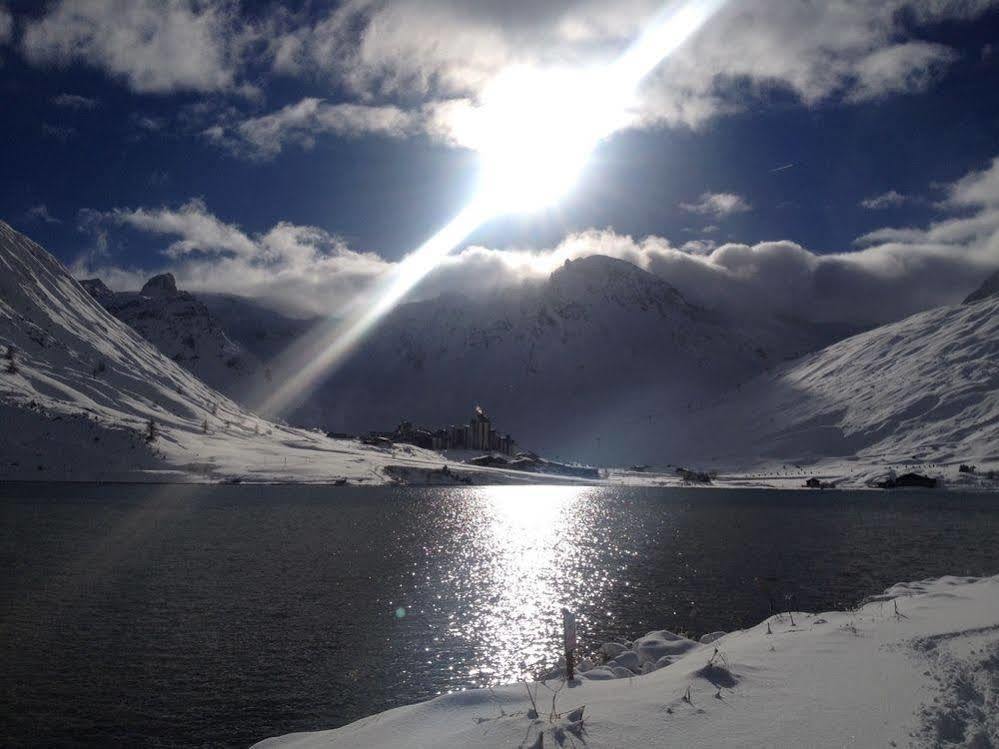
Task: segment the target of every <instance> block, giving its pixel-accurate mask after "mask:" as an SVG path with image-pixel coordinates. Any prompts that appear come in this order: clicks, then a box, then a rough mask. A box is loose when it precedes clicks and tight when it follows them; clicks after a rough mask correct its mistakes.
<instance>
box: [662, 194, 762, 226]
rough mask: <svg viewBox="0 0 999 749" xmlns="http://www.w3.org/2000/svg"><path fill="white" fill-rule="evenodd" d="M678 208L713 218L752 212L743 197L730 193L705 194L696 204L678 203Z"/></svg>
mask: <svg viewBox="0 0 999 749" xmlns="http://www.w3.org/2000/svg"><path fill="white" fill-rule="evenodd" d="M680 207H681V208H682V209H683V210H685V211H687V212H689V213H697V214H700V215H702V216H714V217H715V218H722V217H723V216H731V215H732V214H733V213H745V212H746V211H751V210H752V206H751V205H749V202H748V201H747V200H746V199H745V198H744V197H742V196H741V195H735V194H734V193H730V192H706V193H704V194H703V195H701V197H699V198H698V199H697V201H696V202H694V203H680ZM715 228H717V227H715Z"/></svg>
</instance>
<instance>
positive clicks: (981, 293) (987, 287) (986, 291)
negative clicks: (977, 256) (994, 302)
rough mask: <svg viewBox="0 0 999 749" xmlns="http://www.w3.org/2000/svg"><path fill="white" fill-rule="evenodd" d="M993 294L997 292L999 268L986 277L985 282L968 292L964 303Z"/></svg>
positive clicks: (998, 292)
mask: <svg viewBox="0 0 999 749" xmlns="http://www.w3.org/2000/svg"><path fill="white" fill-rule="evenodd" d="M993 294H999V270H997V271H996V272H995V273H993V274H992V275H991V276H989V277H988V278H986V279H985V282H984V283H983V284H982V285H981V286H979V287H978V289H976V290H975V291H974V292H973V293H971V294H969V295H968V298H967V299H965V300H964V304H971V303H972V302H980V301H981V300H982V299H987V298H988V297H990V296H992V295H993Z"/></svg>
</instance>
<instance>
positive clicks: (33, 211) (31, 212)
mask: <svg viewBox="0 0 999 749" xmlns="http://www.w3.org/2000/svg"><path fill="white" fill-rule="evenodd" d="M26 215H27V218H28V220H29V221H41V222H43V223H46V224H61V223H62V221H61V220H60V219H57V218H56V217H55V216H53V215H52V214H51V213H49V209H48V208H47V207H46V206H45V204H44V203H42V204H40V205H33V206H31V208H29V209H28V210H27V214H26Z"/></svg>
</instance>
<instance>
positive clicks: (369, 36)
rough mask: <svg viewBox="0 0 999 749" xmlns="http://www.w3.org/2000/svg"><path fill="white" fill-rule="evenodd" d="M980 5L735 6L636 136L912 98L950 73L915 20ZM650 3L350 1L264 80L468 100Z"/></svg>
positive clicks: (629, 32)
mask: <svg viewBox="0 0 999 749" xmlns="http://www.w3.org/2000/svg"><path fill="white" fill-rule="evenodd" d="M994 6H995V2H992V1H991V0H941V1H939V2H934V1H932V0H825V1H824V2H788V1H787V0H742V1H740V2H729V3H728V4H727V6H726V7H725V8H724V9H723V10H722V11H721V12H720V13H719V14H718V15H717V16H716V17H715V18H714V19H712V20H711V21H710V22H709V23H708V24H707V25H706V26H705V28H703V29H702V30H701V31H700V32H699V33H698V34H697V35H696V36H695V37H694V38H693V39H692V40H691V41H690V42H689V43H688V44H686V45H684V46H683V47H682V48H681V49H680V50H679V51H678V52H677V53H676V54H675V55H674V56H673V57H672V58H670V59H669V60H667V61H666V62H665V63H664V64H663V65H661V66H660V67H659V69H658V70H657V71H656V73H655V74H654V75H653V76H652V78H651V80H650V81H648V83H647V85H646V86H645V87H644V91H643V97H642V102H641V104H640V108H641V110H642V111H641V112H640V115H641V119H642V121H644V122H645V123H647V124H654V123H669V124H677V123H685V124H690V125H697V124H699V123H701V122H703V121H704V120H705V119H707V118H709V117H711V116H713V115H715V114H718V113H719V112H725V111H731V110H732V109H738V108H740V107H742V106H744V105H745V103H746V101H745V98H744V93H739V94H736V95H733V94H732V89H731V87H727V86H726V84H727V83H729V82H732V81H746V82H747V83H748V84H749V86H748V87H740V91H741V92H745V91H747V90H748V91H749V92H750V96H752V94H753V93H754V92H760V91H763V90H765V89H768V88H772V87H775V86H777V87H782V88H785V89H788V90H790V91H791V92H793V93H794V94H796V95H797V96H798V97H799V98H800V99H801V100H802V101H803V102H804V103H806V104H815V103H818V102H821V101H823V100H827V99H830V98H837V97H838V98H843V99H847V100H860V99H874V98H878V97H882V96H886V95H890V94H898V93H910V92H914V91H919V90H921V89H923V88H925V87H926V86H927V85H928V84H929V83H931V82H932V81H933V80H934V78H935V77H936V76H937V75H938V74H939V73H940V72H941V71H942V70H943V69H944V68H945V67H946V65H947V64H948V63H950V62H952V61H953V59H954V52H953V51H952V50H950V49H949V48H947V47H945V46H942V45H938V44H930V43H927V42H922V41H918V40H914V39H909V38H906V37H908V36H910V35H911V26H912V22H913V21H914V22H915V23H916V24H919V23H930V22H934V21H939V20H944V19H961V20H967V19H971V18H974V17H975V16H976V15H978V14H980V13H982V12H984V11H985V10H986V9H988V8H989V7H994ZM661 7H662V4H661V2H660V1H659V0H621V1H620V2H616V3H611V4H608V3H605V2H602V1H601V0H552V1H550V2H545V3H537V2H529V1H528V0H502V1H501V0H493V1H491V2H489V1H487V2H479V3H474V4H470V3H465V2H459V1H458V0H393V2H384V1H383V0H352V1H351V2H347V3H344V4H342V5H340V6H338V7H337V8H336V9H335V10H334V11H332V12H330V13H329V14H328V15H327V16H325V17H323V18H322V19H320V20H319V21H318V22H316V23H314V24H313V25H311V26H309V25H304V24H297V25H293V26H290V27H288V28H286V29H285V30H284V32H283V33H279V34H276V35H275V38H274V40H273V41H272V43H271V47H270V49H271V54H272V60H273V65H274V67H275V69H277V70H279V71H281V72H287V73H295V74H299V73H301V72H302V71H303V70H312V71H325V72H327V73H331V74H333V75H334V76H335V77H336V78H337V80H338V82H341V83H343V84H344V85H346V86H347V87H349V88H350V89H351V90H353V91H354V92H355V93H356V94H357V95H358V96H359V97H361V98H362V99H366V100H367V99H371V98H377V97H384V96H398V95H402V96H405V97H409V98H411V97H413V96H414V95H420V96H422V97H424V98H425V99H430V100H440V99H446V98H455V97H458V98H460V97H476V96H478V95H479V94H481V92H482V90H483V89H484V87H485V86H486V85H487V84H488V83H489V81H491V80H492V79H494V78H495V77H496V76H497V75H498V74H499V73H500V72H502V71H503V70H504V69H506V68H509V67H510V66H512V65H515V64H521V65H533V66H537V67H544V66H547V65H551V64H561V65H573V64H580V65H590V64H598V63H600V62H603V61H607V60H609V59H612V58H613V57H614V56H616V55H618V54H620V53H621V52H622V51H623V50H624V49H625V48H626V47H627V45H628V44H629V43H630V42H631V41H632V40H633V39H634V38H635V37H636V36H637V35H638V34H639V33H640V31H641V30H642V29H643V28H644V27H645V26H646V25H647V24H648V23H649V21H650V19H652V18H653V17H654V16H655V15H656V13H657V12H658V11H659V10H660V9H661Z"/></svg>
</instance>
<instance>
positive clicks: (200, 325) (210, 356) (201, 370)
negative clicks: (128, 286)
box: [80, 273, 265, 400]
mask: <svg viewBox="0 0 999 749" xmlns="http://www.w3.org/2000/svg"><path fill="white" fill-rule="evenodd" d="M80 283H81V284H82V285H83V287H84V288H85V289H87V290H88V291H89V292H90V293H91V295H92V296H93V297H94V299H96V300H97V301H98V302H99V303H100V304H101V306H103V307H104V308H105V309H106V310H107V311H108V312H110V313H111V314H112V315H114V316H115V317H117V318H118V319H119V320H121V321H122V322H123V323H125V324H126V325H128V326H130V327H131V328H133V329H134V330H135V331H136V332H137V333H139V335H141V336H142V337H143V338H145V339H146V340H147V341H149V342H150V343H152V344H153V345H154V346H155V347H156V348H158V349H159V350H160V351H161V352H162V353H164V354H166V355H167V356H168V357H169V358H171V359H173V360H174V361H175V362H177V363H178V364H180V365H181V366H182V367H184V368H185V369H187V370H188V371H190V372H192V373H194V375H195V376H197V377H198V378H199V379H200V380H203V381H204V382H206V383H207V384H209V385H211V386H212V387H213V388H215V389H216V390H220V391H222V392H223V393H226V394H227V395H229V396H230V397H233V398H235V399H237V400H240V399H241V397H242V396H243V395H244V394H245V393H246V392H248V391H249V390H250V389H252V388H253V387H255V386H256V385H257V384H258V381H259V380H260V379H262V378H263V377H264V376H265V368H264V367H263V365H261V363H260V361H259V360H258V359H257V357H255V356H254V355H253V354H251V353H250V352H249V351H247V350H246V349H244V348H243V347H242V346H240V345H239V344H237V343H235V342H233V341H232V340H231V339H230V338H229V336H228V335H227V332H226V331H225V330H224V329H223V327H222V325H220V324H219V322H218V321H217V320H216V319H215V317H214V315H212V314H211V312H210V311H209V309H208V307H207V306H206V305H205V304H204V303H203V302H202V301H201V300H200V299H197V298H195V297H194V296H193V295H192V294H189V293H188V292H186V291H180V290H178V289H177V284H176V281H175V280H174V277H173V276H172V275H171V274H169V273H164V274H161V275H159V276H155V277H153V278H151V279H149V281H148V282H147V283H146V284H145V285H144V286H143V287H142V289H141V290H140V291H138V292H130V291H119V292H114V291H112V290H110V289H109V288H108V287H107V286H106V285H105V284H104V283H103V282H101V281H100V280H99V279H85V280H83V281H81V282H80Z"/></svg>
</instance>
